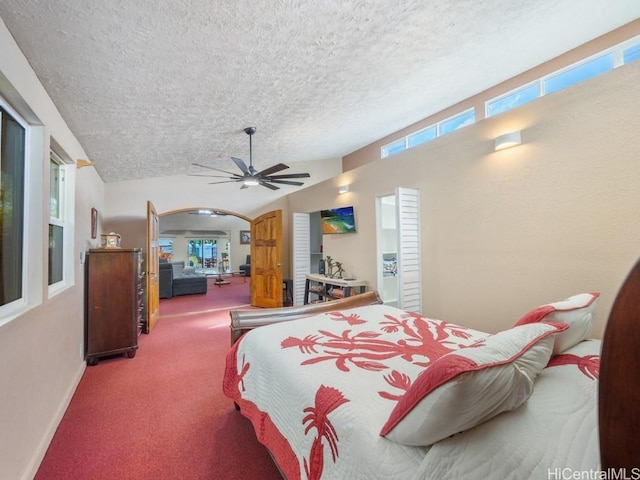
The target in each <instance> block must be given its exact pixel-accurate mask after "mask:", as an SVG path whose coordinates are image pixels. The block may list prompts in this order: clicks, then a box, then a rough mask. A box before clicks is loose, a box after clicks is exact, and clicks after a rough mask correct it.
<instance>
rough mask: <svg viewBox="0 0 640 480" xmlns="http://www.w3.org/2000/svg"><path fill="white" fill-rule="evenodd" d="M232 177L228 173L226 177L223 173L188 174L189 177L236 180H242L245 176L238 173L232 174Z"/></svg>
mask: <svg viewBox="0 0 640 480" xmlns="http://www.w3.org/2000/svg"><path fill="white" fill-rule="evenodd" d="M232 175H233V176H232V177H229V176H228V175H227V176H226V177H225V176H223V175H211V174H209V173H187V176H189V177H209V178H212V177H213V178H234V179H236V180H241V179H243V178H244V177H243V176H241V175H237V174H235V173H234V174H232Z"/></svg>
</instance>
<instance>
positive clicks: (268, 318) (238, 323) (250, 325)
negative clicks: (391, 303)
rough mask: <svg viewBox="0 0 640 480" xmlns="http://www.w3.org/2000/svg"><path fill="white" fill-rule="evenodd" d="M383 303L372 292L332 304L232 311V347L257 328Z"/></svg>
mask: <svg viewBox="0 0 640 480" xmlns="http://www.w3.org/2000/svg"><path fill="white" fill-rule="evenodd" d="M380 303H382V299H381V298H380V295H378V292H376V291H370V292H365V293H361V294H359V295H353V296H351V297H346V298H341V299H340V300H332V301H330V302H322V303H311V304H308V305H302V306H299V307H282V308H259V309H252V310H231V311H230V312H229V315H231V345H233V344H234V343H236V341H237V340H238V339H239V338H240V337H241V336H242V334H243V333H246V332H248V331H249V330H252V329H254V328H256V327H260V326H262V325H269V324H271V323H278V322H286V321H289V320H297V319H298V318H303V317H310V316H312V315H317V314H319V313H326V312H335V311H336V310H341V309H343V308H355V307H363V306H365V305H375V304H380Z"/></svg>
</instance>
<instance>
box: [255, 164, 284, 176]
mask: <svg viewBox="0 0 640 480" xmlns="http://www.w3.org/2000/svg"><path fill="white" fill-rule="evenodd" d="M286 168H289V165H285V164H284V163H278V164H277V165H273V166H271V167H269V168H265V169H264V170H262V171H261V172H260V173H258V175H262V176H263V177H266V176H267V175H271V174H272V173H276V172H280V171H282V170H285V169H286Z"/></svg>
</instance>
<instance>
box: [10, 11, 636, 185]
mask: <svg viewBox="0 0 640 480" xmlns="http://www.w3.org/2000/svg"><path fill="white" fill-rule="evenodd" d="M0 17H1V18H2V20H3V21H4V23H5V24H6V26H7V27H8V29H9V31H10V32H11V34H12V35H13V37H14V38H15V40H16V42H17V43H18V45H19V47H20V48H21V50H22V51H23V53H24V55H25V56H26V58H27V59H28V61H29V62H30V64H31V66H32V67H33V69H34V71H35V72H36V74H37V75H38V77H39V78H40V81H41V82H42V84H43V85H44V87H45V89H46V90H47V92H48V93H49V95H50V97H51V98H52V99H53V101H54V102H55V104H56V105H57V107H58V109H59V110H60V112H61V114H62V116H63V117H64V118H65V120H66V121H67V123H68V125H69V127H70V128H71V130H72V131H73V133H74V134H75V136H76V137H77V138H78V140H79V141H80V143H81V144H82V145H83V147H84V149H85V151H86V152H87V154H88V156H89V157H90V160H92V161H94V162H95V166H96V168H97V170H98V172H99V173H100V175H101V177H102V178H103V179H104V180H105V181H106V182H115V181H120V180H130V179H136V178H145V177H155V176H165V175H179V174H185V173H188V172H194V171H196V170H197V169H194V167H193V166H192V165H191V164H192V163H194V162H197V163H204V164H207V165H211V166H217V167H219V168H225V169H228V170H231V171H235V169H236V167H235V165H233V164H232V162H231V159H230V157H231V156H235V157H239V158H242V159H244V160H245V161H247V162H248V160H249V158H248V157H249V152H248V150H249V149H248V139H247V136H246V135H245V134H244V133H243V128H244V127H247V126H255V127H257V132H256V135H255V136H254V138H253V152H254V163H255V164H256V167H257V169H258V170H260V169H261V168H266V167H268V166H270V165H273V164H274V163H278V162H284V163H296V162H304V161H307V160H323V159H329V158H337V157H342V156H344V155H346V154H348V153H350V152H353V151H354V150H357V149H359V148H361V147H363V146H365V145H367V144H369V143H372V142H373V141H375V140H378V139H380V138H382V137H384V136H386V135H388V134H390V133H392V132H394V131H397V130H399V129H401V128H403V127H406V126H408V125H410V124H412V123H414V122H416V121H418V120H420V119H422V118H425V117H427V116H429V115H430V114H433V113H436V112H438V111H440V110H442V109H443V108H445V107H447V106H449V105H452V104H454V103H457V102H459V101H461V100H463V99H465V98H468V97H470V96H472V95H474V94H476V93H478V92H480V91H482V90H485V89H487V88H488V87H490V86H493V85H495V84H497V83H499V82H501V81H503V80H505V79H508V78H510V77H513V76H514V75H516V74H518V73H521V72H523V71H525V70H527V69H529V68H531V67H533V66H536V65H538V64H540V63H542V62H544V61H546V60H549V59H551V58H553V57H555V56H558V55H559V54H561V53H564V52H565V51H567V50H570V49H572V48H574V47H576V46H578V45H581V44H583V43H585V42H586V41H589V40H591V39H593V38H595V37H597V36H600V35H602V34H604V33H606V32H608V31H610V30H613V29H614V28H617V27H619V26H621V25H624V24H626V23H628V22H630V21H632V20H635V19H636V18H638V17H640V2H638V1H637V0H609V1H607V2H604V1H602V0H518V1H513V0H487V1H477V0H455V1H441V2H427V1H424V0H399V1H396V2H392V1H386V2H385V1H373V0H316V1H306V2H301V1H293V0H268V1H266V0H252V1H248V0H220V1H215V2H214V1H185V0H178V1H172V2H156V1H154V0H127V1H104V0H2V2H0ZM297 170H300V169H297ZM293 171H294V169H293V168H292V169H291V172H293ZM283 173H287V172H283Z"/></svg>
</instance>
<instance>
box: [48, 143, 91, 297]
mask: <svg viewBox="0 0 640 480" xmlns="http://www.w3.org/2000/svg"><path fill="white" fill-rule="evenodd" d="M49 159H50V161H54V162H55V163H57V164H58V167H59V169H60V181H59V185H58V187H59V190H58V191H59V202H60V204H59V217H58V218H54V217H51V216H50V215H49V223H48V224H47V232H48V229H49V225H56V226H60V227H62V228H63V231H62V239H63V240H62V242H63V247H62V280H60V281H58V282H56V283H53V284H51V285H49V286H48V296H49V298H51V297H53V296H55V295H57V294H58V293H60V292H62V291H64V290H65V289H67V288H69V287H71V286H72V285H73V284H74V280H75V279H74V268H73V267H74V230H75V229H74V227H73V225H74V211H75V201H74V200H75V195H74V192H75V165H74V163H73V161H72V160H71V158H70V157H69V156H68V155H67V154H66V153H65V152H64V150H62V149H61V147H60V146H59V145H58V144H57V143H56V142H55V140H54V139H51V148H50V152H49ZM48 165H49V171H50V170H51V168H50V164H48ZM48 185H50V184H48ZM50 193H51V192H49V195H48V198H49V200H50V199H51V195H50ZM50 211H51V210H50V209H49V212H50ZM87 215H90V212H87ZM47 238H49V236H48V234H47ZM46 252H47V263H46V264H47V265H48V255H49V249H48V248H47V249H46ZM47 268H48V267H47ZM45 278H46V279H48V278H49V272H48V271H46V272H45ZM47 283H48V281H47Z"/></svg>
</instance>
